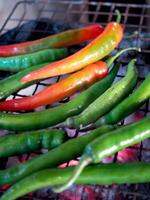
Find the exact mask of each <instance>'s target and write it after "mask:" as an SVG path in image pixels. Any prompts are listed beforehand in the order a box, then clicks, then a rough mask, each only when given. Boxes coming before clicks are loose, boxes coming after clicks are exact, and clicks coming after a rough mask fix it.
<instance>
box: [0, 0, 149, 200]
mask: <svg viewBox="0 0 150 200" xmlns="http://www.w3.org/2000/svg"><path fill="white" fill-rule="evenodd" d="M37 4H38V5H39V6H38V9H39V10H38V12H37V14H36V17H35V19H33V18H30V17H29V15H28V13H29V12H30V11H31V10H32V8H34V6H35V5H37ZM20 8H21V9H22V10H23V12H21V13H20V16H17V17H16V12H17V10H19V9H20ZM115 9H119V10H120V12H121V15H122V20H121V23H122V25H123V27H124V31H125V39H124V40H123V42H122V43H121V44H120V46H119V48H125V47H129V46H136V47H140V48H141V49H142V51H141V53H138V54H137V55H136V57H137V67H138V70H139V78H138V81H139V82H138V83H140V82H141V81H142V80H144V77H145V76H146V75H147V73H148V72H150V61H149V59H148V56H150V33H149V31H150V4H140V5H139V4H124V3H109V2H99V1H97V2H95V1H85V0H83V1H80V0H79V1H73V0H70V1H69V0H57V1H56V0H48V1H40V0H38V1H34V0H33V1H32V0H31V1H30V0H26V1H19V2H18V3H17V4H16V5H15V6H14V8H13V9H12V11H11V12H10V13H9V15H8V17H7V19H6V20H5V22H3V25H2V26H1V27H0V35H1V37H0V44H1V45H2V44H3V45H4V44H11V43H15V42H22V41H27V40H33V39H37V38H41V37H44V36H47V35H49V34H53V33H57V32H60V31H63V30H67V29H70V28H75V27H80V26H82V25H85V24H89V23H94V22H98V23H100V24H102V25H104V26H105V25H106V24H107V23H108V22H110V21H112V20H115V18H116V14H115V12H114V10H115ZM11 23H13V26H14V27H15V28H11V29H10V26H9V25H10V24H11ZM135 31H136V32H137V33H136V34H132V33H133V32H135ZM82 46H84V44H82V45H81V46H74V47H71V48H70V51H71V52H73V51H75V50H76V49H77V48H81V47H82ZM133 56H135V54H134V55H133V54H131V53H129V55H125V56H123V57H122V58H121V60H120V62H122V64H123V67H122V68H121V70H120V71H119V72H118V75H117V79H120V78H122V77H123V76H124V73H125V69H126V67H125V66H126V64H127V63H128V61H129V59H130V58H131V57H133ZM8 75H9V73H6V72H1V73H0V78H4V77H6V76H8ZM60 79H61V77H58V78H55V79H51V80H50V81H48V82H47V81H41V82H40V83H37V84H35V85H33V86H32V87H30V88H28V89H27V90H26V89H24V90H21V91H19V92H18V93H15V94H13V95H11V96H10V97H9V99H10V98H20V97H24V96H28V95H33V94H35V93H37V92H38V91H39V90H41V88H44V87H46V86H47V85H49V84H52V83H54V82H56V81H59V80H60ZM66 101H69V98H65V99H64V100H62V101H61V102H58V104H62V103H64V102H66ZM52 106H53V105H52ZM49 107H50V106H49V105H48V106H44V107H42V108H40V109H47V108H49ZM37 110H39V109H37ZM148 115H150V103H149V101H147V102H146V103H145V104H144V105H143V106H142V107H141V108H140V109H139V110H138V111H137V112H136V113H134V114H133V115H130V116H129V117H128V118H126V119H125V120H123V121H122V122H121V125H123V124H126V123H129V122H131V121H133V120H135V118H138V117H139V116H140V117H142V116H148ZM67 131H68V134H70V132H69V130H68V129H67ZM1 132H2V131H1ZM79 134H80V131H79V130H75V131H74V134H73V137H77V136H78V135H79ZM71 137H72V135H71ZM129 149H131V150H133V151H135V152H137V158H136V159H137V160H138V161H139V162H141V161H145V162H150V140H145V141H143V142H141V143H140V144H139V145H138V146H134V147H130V148H129ZM39 153H41V152H36V153H35V154H34V155H33V154H32V155H29V157H32V156H36V155H37V154H39ZM117 159H118V154H115V155H114V156H113V157H112V158H111V161H110V162H117ZM15 160H16V159H15ZM106 162H109V160H106ZM0 163H1V164H0V165H1V166H0V167H1V168H3V169H4V168H6V164H7V165H8V163H10V161H9V160H7V159H3V160H2V159H1V160H0ZM67 165H69V163H67V164H66V166H67ZM3 192H4V189H1V190H0V194H2V193H3ZM67 192H68V193H67ZM67 192H63V193H61V194H54V193H52V191H51V189H50V188H48V189H45V190H42V191H36V192H34V193H33V194H32V195H31V194H30V195H27V196H25V197H22V198H21V199H28V200H33V199H34V200H41V199H61V200H62V199H64V200H66V199H68V200H69V199H73V198H70V197H69V195H70V196H72V197H74V199H90V200H91V199H100V200H101V199H102V200H113V199H114V200H116V199H118V200H127V199H132V200H141V199H143V200H148V199H150V184H147V183H145V184H122V185H110V186H107V185H104V186H100V185H88V186H73V187H72V188H71V189H70V190H68V191H67ZM66 193H67V194H68V196H67V195H66Z"/></svg>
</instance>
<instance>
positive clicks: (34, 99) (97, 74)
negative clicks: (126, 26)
mask: <svg viewBox="0 0 150 200" xmlns="http://www.w3.org/2000/svg"><path fill="white" fill-rule="evenodd" d="M129 50H138V49H137V48H134V47H132V48H127V49H123V50H120V51H119V52H117V53H116V54H115V55H114V56H110V57H109V58H108V59H106V61H105V63H106V64H107V66H106V64H105V63H104V62H102V61H99V62H96V63H94V64H90V65H89V66H88V67H86V68H84V69H83V70H81V71H79V72H76V73H74V74H73V75H71V76H69V77H68V78H66V79H64V80H62V81H60V82H59V83H56V84H54V85H52V86H49V87H47V88H45V89H44V90H42V91H41V92H39V93H37V94H35V95H34V96H31V97H24V98H20V99H12V100H8V101H4V102H0V110H1V111H2V110H5V111H20V110H32V109H34V108H36V107H38V106H42V105H46V104H51V103H54V102H56V101H59V100H61V99H63V98H65V97H67V96H70V95H71V94H73V93H75V92H76V91H78V90H80V89H81V88H82V87H83V86H88V85H90V84H93V83H94V82H95V81H97V80H98V79H100V78H103V77H104V76H105V75H106V73H107V71H108V67H110V66H111V65H112V63H113V62H114V61H115V59H117V58H118V57H119V56H120V55H121V54H122V53H124V52H126V51H129ZM17 78H18V76H17ZM17 83H18V82H17ZM29 83H30V82H29ZM21 84H23V83H21ZM21 84H20V85H21ZM18 85H19V83H18ZM23 85H26V83H24V84H23Z"/></svg>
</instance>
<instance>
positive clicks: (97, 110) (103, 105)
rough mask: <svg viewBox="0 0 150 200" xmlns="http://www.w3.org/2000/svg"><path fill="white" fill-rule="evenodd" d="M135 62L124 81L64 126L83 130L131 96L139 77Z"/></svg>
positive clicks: (131, 64) (129, 68)
mask: <svg viewBox="0 0 150 200" xmlns="http://www.w3.org/2000/svg"><path fill="white" fill-rule="evenodd" d="M135 61H136V60H135V59H134V60H132V61H131V62H130V63H129V65H128V70H127V74H126V76H125V77H124V78H123V79H122V80H120V81H119V82H117V83H116V84H114V85H112V87H110V88H109V89H108V90H106V92H104V93H103V94H102V95H101V96H100V97H98V98H97V99H96V100H95V101H94V102H93V103H91V104H90V105H89V106H88V107H87V108H86V109H85V110H83V112H82V113H80V114H79V115H76V116H74V117H71V118H68V119H67V120H66V122H65V123H64V125H66V126H68V127H70V128H82V127H84V126H86V125H88V124H90V123H92V122H94V121H96V120H97V119H98V118H99V117H100V116H102V115H103V114H105V113H106V112H108V111H109V110H110V109H111V108H113V107H114V106H115V105H116V104H117V103H118V102H120V101H121V100H122V99H123V98H124V97H125V96H126V95H127V94H129V92H130V91H131V90H132V89H133V88H134V86H135V84H136V82H137V77H138V73H137V70H136V68H135Z"/></svg>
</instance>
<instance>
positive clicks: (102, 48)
mask: <svg viewBox="0 0 150 200" xmlns="http://www.w3.org/2000/svg"><path fill="white" fill-rule="evenodd" d="M118 19H119V18H118ZM122 37H123V29H122V27H121V25H120V24H119V23H117V22H110V23H109V24H108V25H107V27H106V28H105V30H104V31H103V33H102V34H101V35H99V36H98V37H97V38H96V39H94V40H93V41H92V42H91V43H89V44H88V45H87V46H86V47H84V48H83V49H81V50H79V51H78V52H76V53H75V54H73V55H71V56H69V57H67V58H65V59H62V60H61V61H58V62H55V63H52V64H50V65H47V66H45V67H43V68H42V69H40V70H36V71H34V72H31V73H29V74H28V75H26V76H25V77H23V78H22V79H21V82H29V81H32V80H36V79H43V78H47V77H53V76H58V75H62V74H66V73H70V72H74V71H77V70H79V69H81V68H83V67H85V66H86V65H89V64H91V63H94V62H96V61H98V60H100V59H102V58H104V57H105V56H106V55H108V54H109V53H110V52H111V51H112V50H113V49H114V48H115V47H117V46H118V44H119V43H120V41H121V40H122Z"/></svg>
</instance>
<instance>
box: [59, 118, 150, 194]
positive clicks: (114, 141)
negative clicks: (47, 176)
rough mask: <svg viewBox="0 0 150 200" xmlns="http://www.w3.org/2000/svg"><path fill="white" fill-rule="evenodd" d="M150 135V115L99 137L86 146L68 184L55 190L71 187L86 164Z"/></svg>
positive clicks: (99, 159) (97, 160) (60, 190)
mask: <svg viewBox="0 0 150 200" xmlns="http://www.w3.org/2000/svg"><path fill="white" fill-rule="evenodd" d="M149 137H150V117H147V118H145V119H143V120H141V121H139V122H136V123H133V124H129V125H126V126H124V127H121V128H118V129H116V130H114V131H111V132H109V133H107V134H105V135H103V136H101V137H97V138H96V139H94V140H93V141H92V142H90V143H89V144H88V145H87V146H86V147H85V149H84V152H83V155H82V157H81V159H80V161H79V164H78V165H77V167H76V169H75V170H74V172H73V173H72V176H71V177H70V178H69V180H68V181H67V182H66V184H63V186H60V187H58V188H56V189H55V192H62V191H64V190H65V189H67V188H68V187H70V186H71V185H72V184H73V183H74V182H75V180H76V179H77V177H78V176H79V175H80V173H81V172H82V170H83V169H84V168H85V166H87V165H89V164H91V163H99V162H100V161H101V160H102V159H104V158H106V157H108V156H110V155H113V154H114V153H116V152H118V151H120V150H122V149H125V148H126V147H128V146H131V145H133V144H137V143H138V142H141V141H142V140H144V139H146V138H149ZM120 178H121V177H120Z"/></svg>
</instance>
